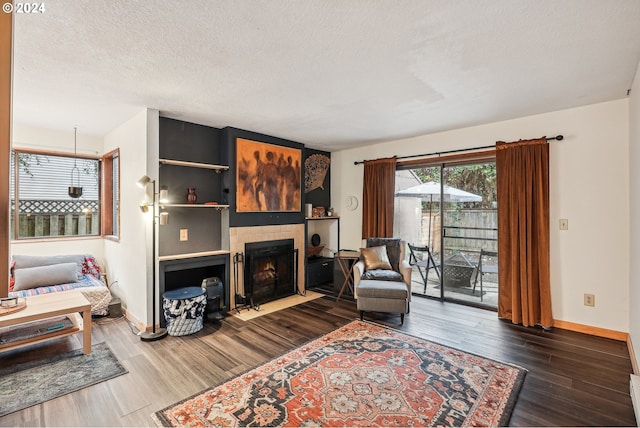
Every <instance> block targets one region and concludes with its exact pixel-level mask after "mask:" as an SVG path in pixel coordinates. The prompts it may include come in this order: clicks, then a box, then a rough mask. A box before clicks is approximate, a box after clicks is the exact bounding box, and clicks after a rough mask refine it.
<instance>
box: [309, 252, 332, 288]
mask: <svg viewBox="0 0 640 428" xmlns="http://www.w3.org/2000/svg"><path fill="white" fill-rule="evenodd" d="M333 263H334V260H333V259H332V258H329V257H309V258H307V288H312V287H317V286H319V285H325V284H330V283H332V282H333Z"/></svg>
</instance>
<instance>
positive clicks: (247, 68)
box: [14, 0, 640, 151]
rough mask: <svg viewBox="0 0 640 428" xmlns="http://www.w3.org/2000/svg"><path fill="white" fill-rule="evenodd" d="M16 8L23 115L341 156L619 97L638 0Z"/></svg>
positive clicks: (637, 40)
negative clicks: (204, 133)
mask: <svg viewBox="0 0 640 428" xmlns="http://www.w3.org/2000/svg"><path fill="white" fill-rule="evenodd" d="M45 6H46V11H45V13H43V14H40V15H26V14H16V15H15V45H14V46H15V47H14V121H16V122H18V123H24V124H30V125H37V126H42V127H46V128H52V129H63V130H71V129H72V128H73V126H74V125H77V126H78V129H79V132H80V133H84V134H91V135H97V136H103V135H105V134H106V133H108V132H109V131H110V130H112V129H114V128H115V127H117V126H118V125H120V124H121V123H123V122H124V121H126V120H127V119H129V118H130V117H131V116H133V114H135V113H136V112H138V111H140V109H141V108H143V107H149V108H153V109H158V110H160V112H161V114H162V115H164V116H168V117H173V118H177V119H182V120H187V121H191V122H196V123H202V124H206V125H211V126H215V127H225V126H234V127H238V128H243V129H249V130H252V131H256V132H261V133H265V134H269V135H274V136H277V137H282V138H287V139H291V140H295V141H299V142H301V143H304V144H306V145H308V146H310V147H313V148H318V149H323V150H332V151H333V150H339V149H341V148H346V147H354V146H360V145H364V144H370V143H372V142H380V141H389V140H394V139H398V138H403V137H409V136H415V135H421V134H428V133H433V132H438V131H443V130H448V129H455V128H461V127H466V126H471V125H477V124H483V123H489V122H495V121H500V120H506V119H511V118H516V117H521V116H527V115H532V114H538V113H544V112H549V111H555V110H560V109H564V108H570V107H576V106H581V105H587V104H592V103H597V102H602V101H608V100H613V99H619V98H623V97H625V96H626V91H627V89H628V88H630V87H631V83H632V79H633V76H634V74H635V70H636V67H637V65H638V61H639V60H640V24H639V23H640V1H638V0H608V1H602V0H530V1H527V0H466V1H465V0H462V1H461V0H349V1H345V0H305V1H301V0H262V1H259V0H188V1H187V0H183V1H173V2H169V1H159V0H157V1H154V0H150V1H145V2H132V1H128V0H126V1H121V0H117V1H115V0H106V1H104V0H103V1H99V0H91V1H77V0H52V1H47V2H45Z"/></svg>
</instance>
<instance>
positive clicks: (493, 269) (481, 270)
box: [473, 249, 498, 302]
mask: <svg viewBox="0 0 640 428" xmlns="http://www.w3.org/2000/svg"><path fill="white" fill-rule="evenodd" d="M484 257H498V253H497V252H496V251H489V250H484V249H481V250H480V257H479V258H478V273H477V274H476V278H475V280H474V281H473V292H474V293H475V292H476V284H477V282H478V277H480V301H481V302H482V295H483V294H484V292H483V290H482V277H483V276H484V274H485V273H498V264H497V263H496V264H486V263H483V262H482V259H483V258H484Z"/></svg>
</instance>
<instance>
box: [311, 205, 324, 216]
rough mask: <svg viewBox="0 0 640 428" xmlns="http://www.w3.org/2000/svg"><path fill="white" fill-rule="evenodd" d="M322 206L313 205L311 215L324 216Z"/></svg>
mask: <svg viewBox="0 0 640 428" xmlns="http://www.w3.org/2000/svg"><path fill="white" fill-rule="evenodd" d="M325 216H326V213H325V211H324V207H313V217H325Z"/></svg>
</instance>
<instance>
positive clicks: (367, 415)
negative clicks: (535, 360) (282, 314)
mask: <svg viewBox="0 0 640 428" xmlns="http://www.w3.org/2000/svg"><path fill="white" fill-rule="evenodd" d="M525 373H526V371H525V370H524V369H522V368H520V367H516V366H513V365H510V364H505V363H500V362H497V361H494V360H490V359H487V358H483V357H479V356H477V355H472V354H469V353H466V352H462V351H459V350H456V349H452V348H449V347H447V346H443V345H439V344H436V343H434V342H430V341H427V340H424V339H419V338H416V337H413V336H409V335H407V334H404V333H400V332H398V331H396V330H392V329H389V328H386V327H381V326H378V325H375V324H371V323H367V322H361V321H353V322H351V323H349V324H348V325H346V326H344V327H342V328H339V329H338V330H335V331H333V332H331V333H329V334H327V335H325V336H322V337H321V338H319V339H316V340H314V341H312V342H310V343H308V344H306V345H303V346H301V347H299V348H297V349H295V350H293V351H291V352H289V353H287V354H285V355H283V356H281V357H278V358H276V359H274V360H272V361H270V362H268V363H265V364H263V365H262V366H260V367H257V368H255V369H253V370H251V371H249V372H246V373H245V374H243V375H241V376H238V377H236V378H234V379H231V380H229V381H227V382H226V383H223V384H222V385H219V386H216V387H214V388H210V389H207V390H205V391H203V392H201V393H199V394H197V395H194V396H193V397H190V398H187V399H186V400H183V401H181V402H179V403H177V404H174V405H172V406H169V407H167V408H165V409H163V410H161V411H159V412H156V413H154V414H153V415H152V417H153V418H154V421H155V422H156V423H157V424H158V425H159V426H219V427H226V426H367V427H375V426H384V427H391V426H402V427H407V426H416V427H418V426H419V427H424V426H436V425H437V426H504V425H506V424H507V423H508V422H509V417H510V416H511V412H512V410H513V406H514V405H515V402H516V399H517V396H518V393H519V391H520V387H521V386H522V383H523V381H524V376H525Z"/></svg>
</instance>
